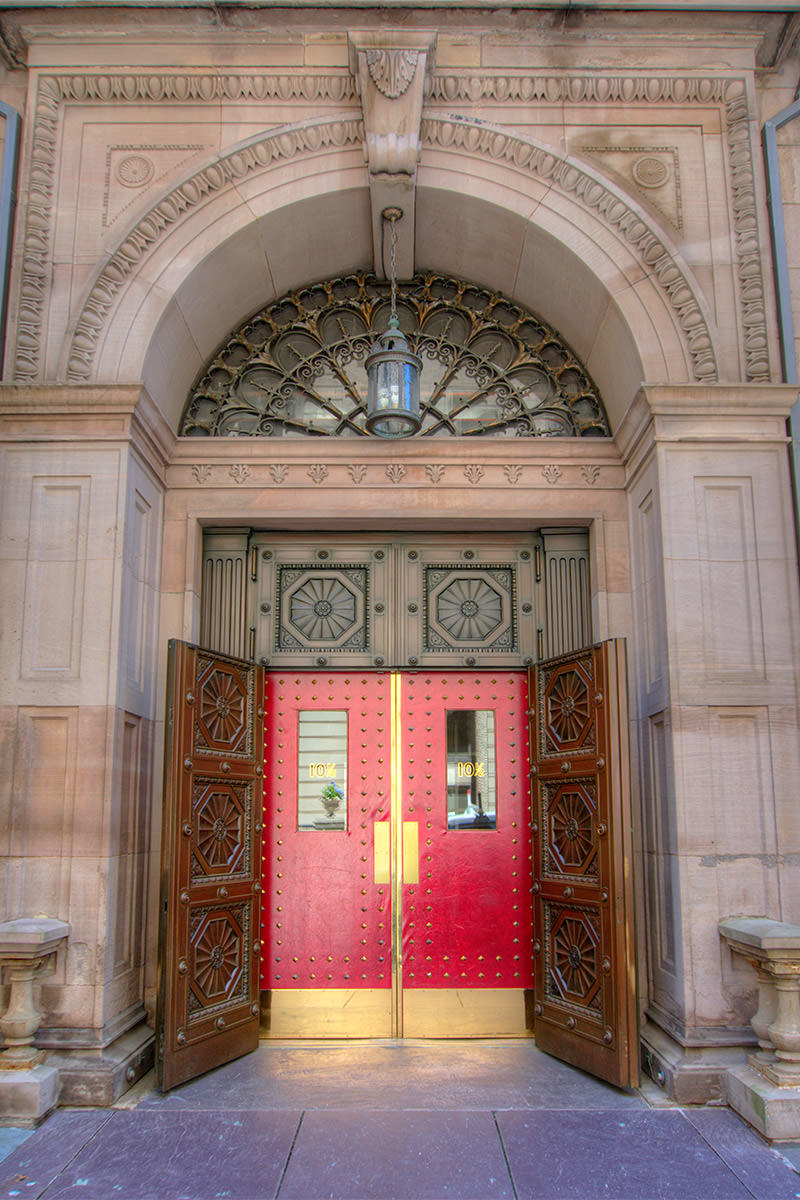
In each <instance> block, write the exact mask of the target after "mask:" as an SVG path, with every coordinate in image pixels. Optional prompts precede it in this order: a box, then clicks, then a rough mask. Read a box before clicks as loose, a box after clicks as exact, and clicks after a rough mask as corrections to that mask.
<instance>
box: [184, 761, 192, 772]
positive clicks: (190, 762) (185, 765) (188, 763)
mask: <svg viewBox="0 0 800 1200" xmlns="http://www.w3.org/2000/svg"><path fill="white" fill-rule="evenodd" d="M183 765H184V767H185V768H186V770H187V771H191V769H192V760H191V759H190V758H185V759H184V760H183Z"/></svg>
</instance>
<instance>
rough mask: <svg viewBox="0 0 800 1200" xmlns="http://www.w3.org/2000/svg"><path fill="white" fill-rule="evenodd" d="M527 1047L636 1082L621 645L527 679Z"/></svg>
mask: <svg viewBox="0 0 800 1200" xmlns="http://www.w3.org/2000/svg"><path fill="white" fill-rule="evenodd" d="M531 698H532V700H533V704H532V706H531V715H532V716H533V718H534V719H533V721H532V723H531V726H530V740H531V761H532V766H531V775H532V782H533V786H532V818H533V820H532V828H533V915H534V943H533V949H534V979H535V984H534V988H535V1008H534V1011H535V1017H536V1023H535V1030H536V1044H537V1046H539V1047H540V1048H541V1049H542V1050H545V1051H546V1052H547V1053H549V1054H553V1055H555V1056H556V1057H558V1058H561V1059H563V1060H564V1061H565V1062H569V1063H572V1064H573V1065H575V1066H578V1067H582V1068H583V1069H584V1070H586V1071H589V1072H591V1073H592V1074H593V1075H597V1076H599V1077H600V1078H602V1079H606V1080H608V1081H609V1082H611V1083H614V1084H617V1085H619V1086H623V1087H624V1086H635V1085H636V1084H637V1083H638V1078H639V1068H638V1037H637V1025H636V994H635V971H634V931H633V876H632V868H633V863H632V838H631V815H630V795H629V782H628V780H629V753H628V713H627V679H626V664H625V644H624V641H622V640H620V639H618V640H615V641H611V642H604V643H603V644H601V645H599V646H594V647H589V648H587V649H585V650H580V651H577V652H575V653H573V654H568V655H563V656H562V657H560V658H555V659H551V660H549V661H547V662H542V663H539V664H538V665H537V666H536V667H534V668H532V669H531Z"/></svg>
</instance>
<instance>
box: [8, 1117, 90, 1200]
mask: <svg viewBox="0 0 800 1200" xmlns="http://www.w3.org/2000/svg"><path fill="white" fill-rule="evenodd" d="M112 1116H113V1113H112V1112H111V1111H110V1110H109V1109H102V1110H98V1109H91V1110H88V1111H87V1110H84V1109H74V1108H72V1109H60V1110H59V1111H57V1112H55V1113H53V1115H52V1116H51V1117H48V1119H47V1120H46V1121H45V1122H44V1123H43V1124H42V1125H40V1127H39V1128H38V1129H37V1130H36V1131H35V1132H34V1133H32V1134H31V1136H30V1137H29V1138H27V1139H26V1140H25V1141H24V1142H23V1143H22V1144H21V1145H20V1146H18V1147H17V1148H16V1149H15V1150H13V1151H12V1152H11V1154H9V1155H8V1156H7V1158H5V1159H3V1161H2V1163H0V1197H2V1198H3V1200H6V1197H14V1198H16V1197H18V1196H24V1197H25V1200H38V1197H39V1196H41V1195H42V1193H43V1192H44V1191H45V1189H46V1188H48V1187H49V1186H50V1184H51V1183H52V1182H53V1180H54V1179H55V1178H56V1176H58V1175H60V1174H61V1172H62V1171H63V1170H64V1167H65V1166H66V1165H67V1163H69V1162H70V1160H71V1159H72V1158H74V1156H75V1155H76V1154H78V1153H79V1152H80V1151H81V1149H82V1148H83V1146H85V1145H86V1143H87V1142H89V1141H91V1139H92V1138H93V1137H94V1135H95V1134H96V1133H97V1132H98V1130H100V1129H102V1127H103V1126H104V1125H105V1124H106V1123H107V1122H108V1121H109V1120H110V1119H111V1117H112Z"/></svg>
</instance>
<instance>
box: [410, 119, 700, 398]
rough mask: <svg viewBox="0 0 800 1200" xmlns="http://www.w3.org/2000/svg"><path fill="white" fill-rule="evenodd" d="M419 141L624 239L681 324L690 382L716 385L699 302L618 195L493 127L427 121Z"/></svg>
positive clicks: (547, 151) (668, 253) (670, 256)
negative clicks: (473, 161) (590, 214)
mask: <svg viewBox="0 0 800 1200" xmlns="http://www.w3.org/2000/svg"><path fill="white" fill-rule="evenodd" d="M422 140H423V141H424V142H426V143H428V145H433V146H441V147H443V148H449V147H451V146H455V147H458V148H459V149H463V150H465V151H466V152H467V153H470V154H477V155H480V156H481V157H483V158H493V159H494V160H495V161H498V162H507V163H509V164H511V165H512V166H514V167H516V168H518V169H519V170H523V171H528V172H530V174H532V175H536V176H538V177H539V178H540V179H542V180H544V181H546V182H547V183H549V184H552V185H554V186H556V187H558V188H559V189H560V190H561V191H562V192H565V193H566V194H567V195H569V196H571V197H572V198H573V199H575V200H577V201H578V202H579V203H581V204H584V205H585V206H586V207H587V208H589V209H592V210H593V211H594V212H595V213H596V215H597V216H599V217H600V218H601V219H602V220H604V221H605V222H606V223H607V224H608V225H610V226H612V227H613V228H615V229H616V230H617V231H618V232H619V233H620V234H621V235H622V236H623V237H624V238H625V240H626V241H627V242H628V243H629V244H630V246H631V247H632V249H633V250H634V251H635V252H636V254H637V256H638V258H639V261H640V262H641V264H642V266H643V268H644V270H645V271H646V273H647V274H649V275H652V276H653V277H654V278H655V280H656V281H657V283H658V285H659V287H660V288H661V290H662V291H663V293H664V295H665V297H666V299H667V301H668V303H669V305H670V307H671V308H672V310H673V312H674V313H675V315H676V317H677V319H678V322H679V324H680V327H681V330H682V332H683V336H684V339H685V341H686V343H687V346H688V349H689V353H690V355H691V359H692V365H693V372H694V377H695V379H697V380H700V381H701V382H703V383H715V382H716V381H717V379H718V373H717V363H716V359H715V355H714V346H713V342H712V338H711V332H710V329H709V323H708V318H707V316H706V314H705V312H704V311H703V306H702V301H701V300H700V298H699V296H698V294H697V292H696V291H695V288H694V285H693V283H692V282H691V281H690V280H689V278H688V276H687V274H686V273H685V272H684V271H683V270H682V268H681V267H680V266H679V265H678V262H677V261H676V253H675V251H674V250H673V249H672V248H671V247H668V246H666V245H665V242H664V239H663V238H660V237H659V236H658V235H657V234H656V233H655V232H654V231H653V229H651V228H650V226H649V224H648V223H647V221H646V220H645V219H644V218H643V216H642V214H641V213H640V212H636V211H635V209H634V208H633V207H632V206H631V204H629V203H628V201H627V200H626V198H625V196H624V195H623V193H621V192H620V191H618V190H617V189H616V188H614V187H612V185H611V184H608V183H605V182H602V181H601V180H599V179H598V178H597V177H595V176H594V175H593V174H591V173H590V171H589V170H587V169H585V168H584V167H582V166H581V165H580V164H579V163H578V162H577V161H575V160H573V159H570V158H569V157H568V156H562V155H560V154H559V153H558V152H557V151H556V150H554V149H552V148H551V147H548V146H543V145H541V144H540V143H538V142H535V141H533V139H532V138H526V137H523V136H522V135H521V134H518V133H513V132H510V131H509V130H507V129H503V128H501V127H500V126H498V125H489V124H486V123H484V122H481V123H480V124H476V123H474V122H473V121H470V120H466V119H464V120H462V119H460V118H457V117H439V116H428V117H426V118H425V119H424V120H423V122H422Z"/></svg>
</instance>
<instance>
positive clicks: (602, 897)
mask: <svg viewBox="0 0 800 1200" xmlns="http://www.w3.org/2000/svg"><path fill="white" fill-rule="evenodd" d="M600 899H601V900H602V901H603V902H604V903H605V901H606V900H607V899H608V892H607V891H606V889H605V888H603V890H602V892H601V893H600Z"/></svg>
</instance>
